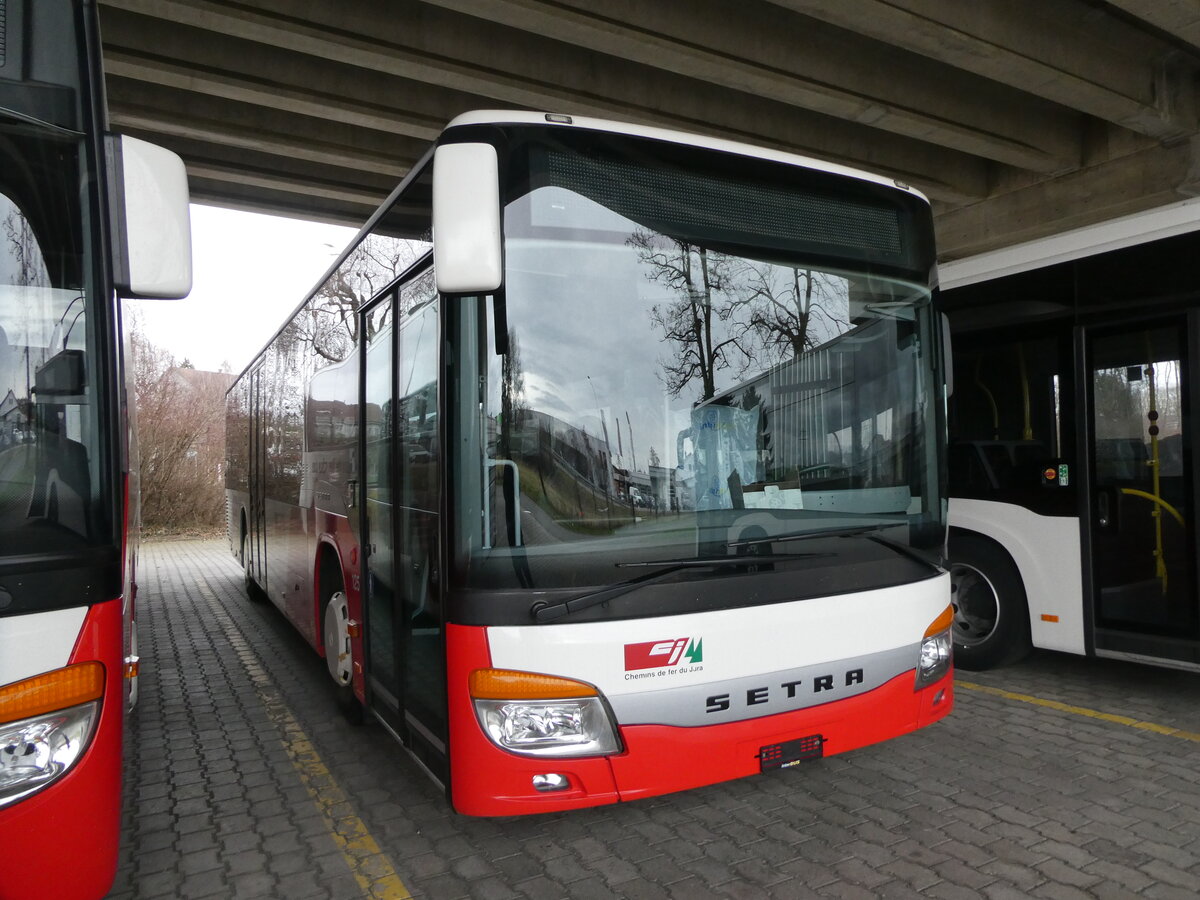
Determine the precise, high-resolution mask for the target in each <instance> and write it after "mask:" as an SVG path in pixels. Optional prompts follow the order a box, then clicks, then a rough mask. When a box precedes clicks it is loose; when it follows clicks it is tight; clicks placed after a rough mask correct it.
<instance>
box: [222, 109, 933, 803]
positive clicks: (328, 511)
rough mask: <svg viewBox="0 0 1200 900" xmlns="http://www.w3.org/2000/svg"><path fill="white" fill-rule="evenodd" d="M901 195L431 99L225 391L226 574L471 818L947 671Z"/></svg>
mask: <svg viewBox="0 0 1200 900" xmlns="http://www.w3.org/2000/svg"><path fill="white" fill-rule="evenodd" d="M934 274H935V265H934V247H933V229H932V224H931V217H930V211H929V206H928V203H927V201H926V200H925V199H924V198H923V197H921V196H920V195H919V194H918V193H916V192H915V191H913V190H911V189H910V188H908V187H907V186H905V185H903V184H897V183H896V182H893V181H891V180H889V179H885V178H879V177H875V176H871V175H867V174H864V173H861V172H857V171H853V170H850V169H845V168H842V167H839V166H834V165H827V164H823V163H818V162H816V161H813V160H811V159H806V158H802V157H798V156H793V155H789V154H785V153H780V152H774V151H770V150H763V149H757V148H753V147H748V146H744V145H741V144H735V143H730V142H726V141H721V140H715V139H710V138H700V137H694V136H690V135H684V134H678V133H674V132H668V131H662V130H656V129H652V128H642V127H634V126H625V125H617V124H613V123H609V122H601V121H596V120H589V119H580V118H573V117H569V116H563V115H549V114H546V115H544V114H539V113H524V112H496V113H472V114H467V115H464V116H461V117H459V118H458V119H456V120H454V121H453V122H452V123H450V125H449V126H447V128H446V129H445V131H444V132H443V134H442V136H441V138H440V139H439V140H438V141H437V143H436V145H435V146H434V147H433V148H431V150H430V151H429V153H428V154H427V155H426V156H425V157H424V158H423V159H422V160H421V161H420V162H419V163H417V164H416V165H415V166H414V167H413V168H412V170H411V172H410V174H409V175H408V176H407V177H406V178H405V180H404V181H403V183H402V184H400V185H399V186H398V187H397V189H396V191H395V192H394V193H393V195H392V196H391V197H390V198H389V199H388V200H387V201H386V203H385V204H384V205H383V206H382V207H381V208H380V210H379V211H378V212H377V213H376V214H375V215H374V217H372V219H371V220H370V221H369V222H368V223H367V224H366V226H365V227H364V228H363V229H362V231H361V232H360V233H359V235H358V237H357V238H356V239H355V240H354V241H352V242H351V244H350V245H349V247H348V248H347V249H346V251H345V252H344V254H343V255H342V257H341V258H340V259H339V260H338V261H337V262H336V263H335V264H334V265H333V266H332V267H331V269H330V271H329V273H328V275H327V277H326V278H325V279H323V281H322V282H321V283H320V284H318V285H317V286H316V287H315V288H314V290H313V291H312V292H311V293H310V294H309V295H308V297H306V298H305V299H304V301H303V302H302V303H301V305H300V306H299V308H298V309H297V311H296V313H295V315H294V316H293V317H292V318H291V319H289V320H288V321H287V322H286V323H285V324H284V325H283V327H282V328H281V329H280V331H279V332H278V334H277V335H276V336H275V337H274V339H273V340H272V341H271V342H270V344H269V345H268V346H267V347H266V349H265V350H264V351H263V352H262V354H261V355H259V356H258V357H257V358H256V359H255V361H254V362H253V363H252V364H251V365H250V367H249V368H248V369H247V370H246V371H245V372H244V373H243V374H242V375H241V376H240V378H239V380H238V381H237V382H236V383H235V385H234V386H233V387H232V389H231V390H230V393H229V407H228V409H229V419H228V427H227V436H228V457H229V458H228V469H227V471H228V493H227V497H228V513H229V537H230V543H231V546H232V549H233V551H234V552H235V553H236V554H237V555H238V556H239V558H240V559H241V561H242V563H243V565H244V567H245V573H246V581H247V587H248V589H249V590H250V591H251V593H252V594H255V595H259V596H262V595H265V596H266V597H267V598H269V600H270V601H271V602H272V603H274V604H275V605H276V606H277V607H279V609H281V610H282V611H283V612H284V613H285V614H286V615H287V617H288V618H290V619H291V621H292V622H293V623H295V625H296V626H297V628H299V630H300V631H301V632H302V633H303V635H304V636H305V637H306V638H307V639H308V641H309V642H310V643H311V644H312V645H313V646H314V648H315V649H316V650H317V651H318V653H320V654H322V655H323V656H324V658H325V661H326V663H327V666H328V670H329V673H330V675H331V677H332V679H333V681H334V682H335V684H336V686H337V690H338V691H339V693H340V696H341V699H342V701H343V703H344V704H345V706H346V708H347V709H348V710H349V711H350V712H351V713H352V714H354V713H356V712H361V710H362V709H363V708H364V707H365V708H366V709H367V710H369V711H370V713H371V714H372V715H373V716H374V717H375V718H377V719H378V721H379V722H381V723H382V724H383V726H384V727H385V728H387V729H388V730H389V731H391V732H392V733H393V734H394V735H395V736H396V737H397V738H398V739H399V740H400V741H401V742H402V743H403V744H404V746H405V747H406V748H408V750H409V751H411V753H412V754H413V756H414V757H415V758H416V759H417V760H418V761H419V762H420V764H421V765H422V766H423V767H424V768H425V769H426V770H427V771H428V772H429V773H430V774H431V775H432V776H433V777H434V778H435V779H437V781H438V782H440V783H441V784H442V785H444V786H445V788H446V790H447V793H448V796H449V798H450V800H451V802H452V804H453V806H454V807H455V808H456V809H457V810H459V811H461V812H464V813H468V814H474V815H510V814H519V813H537V812H545V811H551V810H565V809H571V808H576V807H583V806H590V805H595V804H602V803H613V802H617V801H620V800H631V799H636V798H639V797H646V796H651V795H655V794H663V793H666V792H669V791H675V790H681V789H685V788H691V787H695V786H698V785H704V784H710V783H713V782H717V781H721V780H724V779H730V778H735V777H739V776H743V775H749V774H751V773H755V772H760V771H764V770H771V769H775V768H781V767H787V766H790V765H793V764H796V763H798V762H799V761H801V760H803V759H807V758H813V757H820V756H824V755H830V754H834V753H840V752H843V751H847V750H851V749H853V748H856V747H861V746H864V745H866V744H870V743H873V742H876V741H880V740H884V739H887V738H891V737H894V736H896V735H900V734H903V733H905V732H909V731H912V730H914V729H916V728H920V727H922V726H925V725H928V724H930V723H932V722H934V721H936V720H937V719H939V718H940V717H942V716H943V715H945V714H946V713H947V712H948V711H949V710H950V708H951V706H952V687H951V680H952V675H951V659H950V640H949V627H950V611H949V606H948V603H949V578H948V575H947V574H946V572H945V570H944V569H943V568H941V562H942V556H943V548H944V541H945V509H946V501H945V497H944V492H943V485H942V481H943V466H942V453H943V445H944V441H943V434H944V431H943V429H944V427H945V419H944V386H943V377H942V372H943V359H942V328H941V325H940V323H939V320H938V318H937V315H936V314H935V311H934V307H933V302H932V290H931V284H932V280H933V278H934Z"/></svg>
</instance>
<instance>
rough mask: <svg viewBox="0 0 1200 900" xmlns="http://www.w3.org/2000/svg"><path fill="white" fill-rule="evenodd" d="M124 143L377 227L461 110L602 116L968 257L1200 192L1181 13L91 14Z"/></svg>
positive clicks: (715, 6)
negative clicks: (126, 137)
mask: <svg viewBox="0 0 1200 900" xmlns="http://www.w3.org/2000/svg"><path fill="white" fill-rule="evenodd" d="M100 16H101V31H102V37H103V42H104V56H105V67H106V72H107V79H108V90H109V110H110V117H111V122H112V127H113V128H114V130H117V131H121V132H124V133H128V134H133V135H136V136H139V137H144V138H146V139H148V140H152V141H155V142H157V143H159V144H162V145H164V146H167V147H170V148H171V149H173V150H175V151H176V152H178V153H179V154H180V155H181V156H182V157H183V158H184V160H185V162H186V163H187V166H188V172H189V176H190V179H191V184H192V193H193V198H194V199H195V200H198V201H202V202H208V203H213V204H217V205H223V206H230V207H235V208H243V209H253V210H259V211H267V212H273V213H279V214H284V215H294V216H300V217H304V218H311V219H317V220H323V221H331V222H339V223H344V224H353V225H358V224H361V223H362V222H363V221H365V219H366V218H367V216H368V215H369V214H370V213H371V212H372V211H373V210H374V209H375V207H376V206H377V205H378V204H379V203H380V202H382V200H383V199H384V197H385V196H386V195H387V193H388V191H389V190H390V189H391V187H392V186H394V184H395V183H396V182H397V181H398V180H399V179H400V178H401V177H402V176H403V174H404V173H405V172H406V171H407V170H408V168H409V166H411V165H412V163H413V162H415V161H416V159H417V158H418V156H419V155H420V153H421V152H422V150H423V149H424V147H425V146H426V145H427V144H428V143H429V141H431V140H432V139H433V138H434V137H435V136H436V135H437V133H438V131H439V129H440V127H441V126H442V125H443V124H444V123H445V122H446V121H448V120H449V119H451V118H452V117H453V116H455V115H457V114H458V113H460V112H464V111H466V110H469V109H479V108H514V107H518V108H528V109H545V110H547V111H554V112H567V113H576V114H580V115H585V114H586V115H599V116H603V117H606V118H614V119H620V120H626V121H632V122H639V123H644V124H655V125H662V126H666V127H670V128H676V129H680V130H684V131H692V132H698V133H703V134H713V135H717V136H720V137H726V138H731V139H735V140H742V141H748V142H751V143H755V144H762V145H765V146H770V147H776V148H780V149H784V150H789V151H793V152H800V153H805V154H809V155H812V156H816V157H820V158H824V159H829V160H832V161H835V162H843V163H847V164H850V165H854V166H857V167H860V168H864V169H868V170H871V171H875V172H879V173H882V174H887V175H890V176H892V177H895V178H898V179H901V180H904V181H906V182H908V183H910V184H912V185H914V186H916V187H918V188H919V189H921V190H922V191H924V192H925V193H926V194H927V195H929V196H930V197H931V199H932V200H933V201H934V207H935V214H936V222H937V228H938V240H939V249H940V254H941V256H942V258H943V259H944V260H951V259H956V258H961V257H963V256H968V255H971V254H976V253H980V252H983V251H986V250H992V249H996V248H999V247H1004V246H1008V245H1011V244H1013V243H1017V242H1020V241H1025V240H1030V239H1033V238H1037V237H1041V236H1044V235H1048V234H1056V233H1059V232H1062V231H1064V230H1066V229H1070V228H1076V227H1079V226H1083V225H1088V224H1092V223H1095V222H1100V221H1105V220H1108V219H1112V218H1116V217H1118V216H1123V215H1127V214H1130V213H1134V212H1138V211H1141V210H1145V209H1149V208H1153V207H1157V206H1162V205H1165V204H1168V203H1172V202H1174V201H1176V200H1180V199H1183V198H1185V197H1189V196H1192V195H1194V194H1197V193H1200V157H1198V155H1200V121H1198V115H1197V91H1196V81H1197V75H1198V73H1200V8H1197V7H1196V6H1195V4H1193V3H1185V2H1182V0H1171V2H1167V0H1109V2H1100V0H1054V2H1050V3H1047V2H1045V0H972V2H969V3H960V2H946V0H837V2H832V3H831V2H828V0H738V2H736V3H735V2H731V0H659V2H655V3H646V2H643V0H605V2H604V3H602V4H597V3H595V2H585V0H398V2H391V3H378V2H372V0H338V2H336V3H335V2H329V0H327V2H314V0H273V2H270V3H268V2H266V0H246V2H233V0H100Z"/></svg>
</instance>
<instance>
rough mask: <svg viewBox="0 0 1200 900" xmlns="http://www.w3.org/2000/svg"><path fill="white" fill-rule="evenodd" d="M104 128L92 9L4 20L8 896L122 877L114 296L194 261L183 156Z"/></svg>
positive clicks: (1, 512)
mask: <svg viewBox="0 0 1200 900" xmlns="http://www.w3.org/2000/svg"><path fill="white" fill-rule="evenodd" d="M104 128H105V110H104V102H103V80H102V76H101V72H100V43H99V37H98V34H97V24H96V8H95V5H94V4H92V3H78V2H70V0H36V2H35V0H6V2H4V3H3V4H0V846H2V847H3V850H0V859H2V860H3V861H2V862H0V897H3V898H15V897H34V896H46V895H52V896H55V897H65V898H82V900H88V898H96V897H101V896H103V895H104V894H105V893H107V891H108V889H109V887H110V885H111V884H112V881H113V876H114V873H115V872H116V865H117V846H118V840H119V837H120V805H121V765H122V735H123V730H122V729H123V722H124V714H125V710H126V707H127V705H132V703H133V701H134V700H135V699H136V681H135V676H136V674H137V662H138V658H137V631H136V622H135V620H134V615H133V613H134V598H135V594H136V589H135V584H134V580H133V579H134V575H135V572H134V564H135V558H136V547H137V543H136V537H137V535H136V523H137V485H136V481H135V480H134V476H135V475H136V462H135V461H133V460H134V457H133V454H134V452H135V448H134V447H133V446H132V445H131V439H132V428H131V424H130V418H129V414H130V412H131V410H129V409H128V408H127V405H126V397H127V388H126V385H125V381H124V377H125V376H124V371H123V368H124V361H123V349H122V343H121V340H120V307H119V304H118V302H117V299H116V296H117V294H118V293H119V294H121V295H123V296H130V297H179V296H183V295H185V294H187V292H188V291H189V289H190V283H191V261H190V250H189V243H190V239H189V220H188V206H187V204H188V194H187V180H186V176H185V173H184V169H183V165H182V163H181V162H180V160H179V158H178V157H177V156H175V155H174V154H171V153H168V152H167V151H164V150H161V149H159V148H157V147H154V146H152V145H150V144H146V143H144V142H142V141H138V140H135V139H132V138H128V137H117V136H115V135H110V134H106V133H105V131H104ZM128 390H129V392H131V391H132V389H131V388H130V389H128Z"/></svg>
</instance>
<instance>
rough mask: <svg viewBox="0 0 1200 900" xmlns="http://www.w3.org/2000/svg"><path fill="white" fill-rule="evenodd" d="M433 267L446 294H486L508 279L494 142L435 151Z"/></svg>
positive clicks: (445, 147) (444, 147)
mask: <svg viewBox="0 0 1200 900" xmlns="http://www.w3.org/2000/svg"><path fill="white" fill-rule="evenodd" d="M433 268H434V273H435V274H436V277H437V286H438V290H439V291H441V292H442V293H443V294H486V293H490V292H492V291H495V290H497V289H498V288H499V287H500V285H501V283H502V282H503V280H504V257H503V251H502V245H501V236H500V180H499V163H498V161H497V157H496V148H495V147H493V146H492V145H491V144H444V145H442V146H441V147H438V148H437V150H435V151H434V155H433Z"/></svg>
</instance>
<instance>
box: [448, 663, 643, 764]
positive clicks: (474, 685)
mask: <svg viewBox="0 0 1200 900" xmlns="http://www.w3.org/2000/svg"><path fill="white" fill-rule="evenodd" d="M470 692H471V699H472V701H473V702H474V704H475V715H476V716H477V717H478V719H479V724H480V726H481V727H482V728H483V731H484V733H485V734H487V736H488V737H489V738H491V740H492V741H493V743H495V744H496V745H497V746H499V747H502V748H504V749H505V750H508V751H510V752H512V753H520V754H523V755H527V756H553V757H567V756H599V755H602V754H605V753H616V752H617V751H619V750H620V749H621V742H620V740H619V739H618V738H617V733H616V729H615V728H614V726H613V722H612V717H611V716H610V715H609V712H608V708H607V706H606V705H605V703H604V700H603V698H601V696H600V692H599V691H598V690H597V689H596V688H595V687H593V686H592V685H590V684H586V683H584V682H581V681H573V680H571V679H569V678H558V677H556V676H553V675H540V674H537V673H534V672H516V671H512V670H508V669H476V670H475V671H474V672H472V673H471V678H470Z"/></svg>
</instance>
